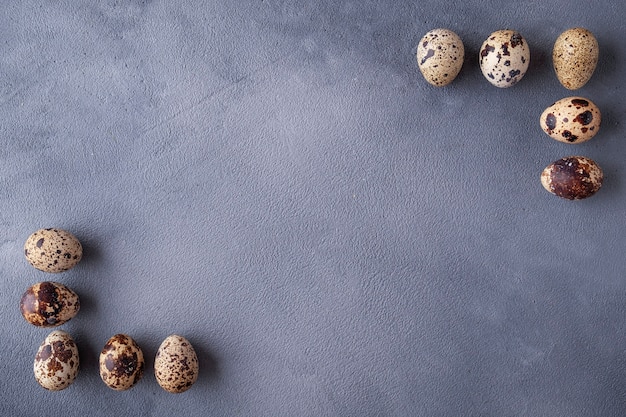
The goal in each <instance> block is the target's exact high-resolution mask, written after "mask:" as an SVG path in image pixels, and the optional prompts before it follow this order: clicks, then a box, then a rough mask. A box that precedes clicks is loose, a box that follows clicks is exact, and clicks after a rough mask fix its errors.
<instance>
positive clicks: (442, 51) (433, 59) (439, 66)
mask: <svg viewBox="0 0 626 417" xmlns="http://www.w3.org/2000/svg"><path fill="white" fill-rule="evenodd" d="M464 58H465V48H464V47H463V41H462V40H461V38H460V37H459V35H457V34H456V33H454V32H452V31H451V30H449V29H433V30H431V31H429V32H428V33H427V34H426V35H424V37H422V39H421V40H420V43H419V44H418V45H417V65H418V66H419V69H420V71H421V73H422V75H423V76H424V79H425V80H426V81H428V82H429V83H430V84H432V85H434V86H436V87H443V86H445V85H448V84H450V83H451V82H452V81H453V80H454V79H455V78H456V76H457V75H458V74H459V72H460V71H461V67H462V66H463V59H464Z"/></svg>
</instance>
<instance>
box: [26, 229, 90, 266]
mask: <svg viewBox="0 0 626 417" xmlns="http://www.w3.org/2000/svg"><path fill="white" fill-rule="evenodd" d="M24 255H25V256H26V259H27V260H28V262H29V263H30V264H31V265H32V266H34V267H35V268H37V269H39V270H40V271H44V272H53V273H58V272H63V271H67V270H69V269H71V268H73V267H74V266H76V264H77V263H78V262H80V260H81V258H82V256H83V247H82V246H81V244H80V242H79V241H78V239H77V238H76V236H74V235H73V234H71V233H70V232H67V231H65V230H61V229H40V230H37V231H36V232H35V233H33V234H31V235H30V236H29V237H28V239H26V243H25V244H24Z"/></svg>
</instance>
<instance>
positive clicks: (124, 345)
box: [99, 334, 145, 391]
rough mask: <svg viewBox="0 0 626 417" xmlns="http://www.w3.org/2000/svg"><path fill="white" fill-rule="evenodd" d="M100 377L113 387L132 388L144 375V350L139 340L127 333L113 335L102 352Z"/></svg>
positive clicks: (120, 389) (120, 388) (121, 389)
mask: <svg viewBox="0 0 626 417" xmlns="http://www.w3.org/2000/svg"><path fill="white" fill-rule="evenodd" d="M99 362H100V377H101V378H102V381H104V383H105V384H106V385H107V386H108V387H109V388H111V389H114V390H116V391H124V390H127V389H129V388H132V387H133V386H134V385H135V384H136V383H137V382H139V380H140V379H141V377H142V376H143V370H144V367H145V363H144V358H143V352H142V350H141V348H140V347H139V345H138V344H137V342H135V341H134V340H133V339H132V338H131V337H130V336H128V335H125V334H116V335H115V336H113V337H111V338H110V339H109V340H108V341H107V342H106V344H105V345H104V348H103V349H102V352H100V361H99Z"/></svg>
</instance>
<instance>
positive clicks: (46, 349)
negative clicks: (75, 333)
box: [33, 330, 79, 391]
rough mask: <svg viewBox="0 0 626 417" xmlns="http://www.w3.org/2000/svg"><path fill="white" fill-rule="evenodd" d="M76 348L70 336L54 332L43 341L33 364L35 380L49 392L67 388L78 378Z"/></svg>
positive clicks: (62, 332) (59, 331)
mask: <svg viewBox="0 0 626 417" xmlns="http://www.w3.org/2000/svg"><path fill="white" fill-rule="evenodd" d="M78 367H79V358H78V348H77V347H76V343H75V342H74V339H72V336H70V335H69V334H68V333H66V332H64V331H62V330H55V331H53V332H52V333H50V334H49V335H48V336H47V337H46V338H45V339H44V341H43V343H42V344H41V346H39V349H38V350H37V354H36V355H35V362H34V364H33V371H34V373H35V380H37V383H38V384H39V385H41V386H42V387H44V388H45V389H47V390H50V391H60V390H62V389H65V388H67V387H68V386H70V385H71V384H72V382H74V380H75V379H76V376H78Z"/></svg>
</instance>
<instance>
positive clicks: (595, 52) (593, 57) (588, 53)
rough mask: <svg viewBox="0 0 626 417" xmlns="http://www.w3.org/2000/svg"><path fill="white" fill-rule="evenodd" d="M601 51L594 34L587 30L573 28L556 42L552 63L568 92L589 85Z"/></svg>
mask: <svg viewBox="0 0 626 417" xmlns="http://www.w3.org/2000/svg"><path fill="white" fill-rule="evenodd" d="M599 55H600V49H599V47H598V41H597V39H596V37H595V36H593V33H591V32H590V31H589V30H587V29H585V28H571V29H568V30H566V31H565V32H563V33H561V34H560V35H559V37H558V38H557V40H556V41H555V42H554V48H553V50H552V63H553V65H554V72H555V73H556V76H557V78H558V80H559V82H560V83H561V85H563V87H565V88H567V89H568V90H577V89H579V88H581V87H582V86H584V85H585V84H587V81H589V80H590V79H591V76H592V75H593V72H594V71H595V69H596V66H597V65H598V57H599Z"/></svg>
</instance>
